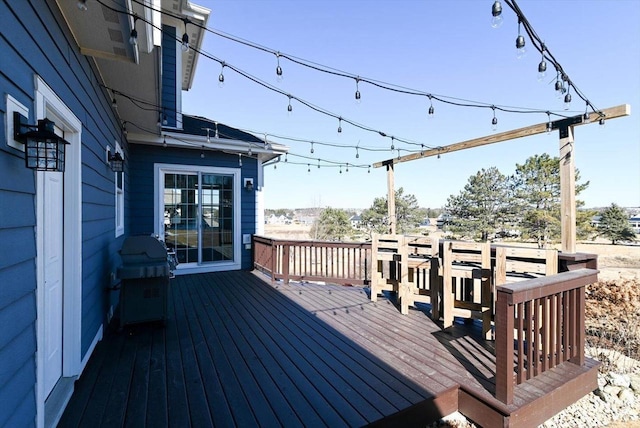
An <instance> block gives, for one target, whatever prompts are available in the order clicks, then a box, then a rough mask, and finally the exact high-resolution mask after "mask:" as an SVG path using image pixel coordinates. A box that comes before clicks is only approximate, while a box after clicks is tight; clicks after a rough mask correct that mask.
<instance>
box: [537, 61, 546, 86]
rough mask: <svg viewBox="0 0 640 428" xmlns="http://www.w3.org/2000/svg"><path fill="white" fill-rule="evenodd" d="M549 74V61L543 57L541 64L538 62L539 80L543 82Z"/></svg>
mask: <svg viewBox="0 0 640 428" xmlns="http://www.w3.org/2000/svg"><path fill="white" fill-rule="evenodd" d="M546 76H547V62H546V61H545V60H544V58H543V59H542V61H540V64H538V82H542V81H543V80H544V78H545V77H546Z"/></svg>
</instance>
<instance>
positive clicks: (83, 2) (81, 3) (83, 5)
mask: <svg viewBox="0 0 640 428" xmlns="http://www.w3.org/2000/svg"><path fill="white" fill-rule="evenodd" d="M76 6H78V9H80V10H81V11H82V12H86V11H87V9H88V7H87V0H78V2H77V3H76Z"/></svg>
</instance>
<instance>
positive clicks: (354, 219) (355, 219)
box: [349, 214, 362, 229]
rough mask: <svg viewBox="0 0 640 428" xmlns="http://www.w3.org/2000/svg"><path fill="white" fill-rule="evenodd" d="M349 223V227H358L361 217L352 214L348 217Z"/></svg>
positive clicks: (360, 223)
mask: <svg viewBox="0 0 640 428" xmlns="http://www.w3.org/2000/svg"><path fill="white" fill-rule="evenodd" d="M349 223H351V227H353V228H354V229H359V228H360V226H362V217H360V214H356V215H352V216H351V217H350V218H349Z"/></svg>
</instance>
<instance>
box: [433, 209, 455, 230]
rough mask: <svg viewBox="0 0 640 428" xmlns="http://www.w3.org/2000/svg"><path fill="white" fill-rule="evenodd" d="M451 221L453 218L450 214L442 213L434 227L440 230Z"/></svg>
mask: <svg viewBox="0 0 640 428" xmlns="http://www.w3.org/2000/svg"><path fill="white" fill-rule="evenodd" d="M451 220H453V216H452V215H451V214H446V213H442V214H440V215H439V216H438V218H437V219H436V226H438V229H442V228H443V227H444V226H446V225H447V224H449V223H451Z"/></svg>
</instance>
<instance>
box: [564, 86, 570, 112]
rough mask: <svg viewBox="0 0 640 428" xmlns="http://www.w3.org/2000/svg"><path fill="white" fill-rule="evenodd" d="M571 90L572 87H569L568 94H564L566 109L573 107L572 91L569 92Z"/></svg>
mask: <svg viewBox="0 0 640 428" xmlns="http://www.w3.org/2000/svg"><path fill="white" fill-rule="evenodd" d="M570 90H571V87H568V88H567V95H565V96H564V109H565V110H569V107H571V93H570V92H569V91H570Z"/></svg>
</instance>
